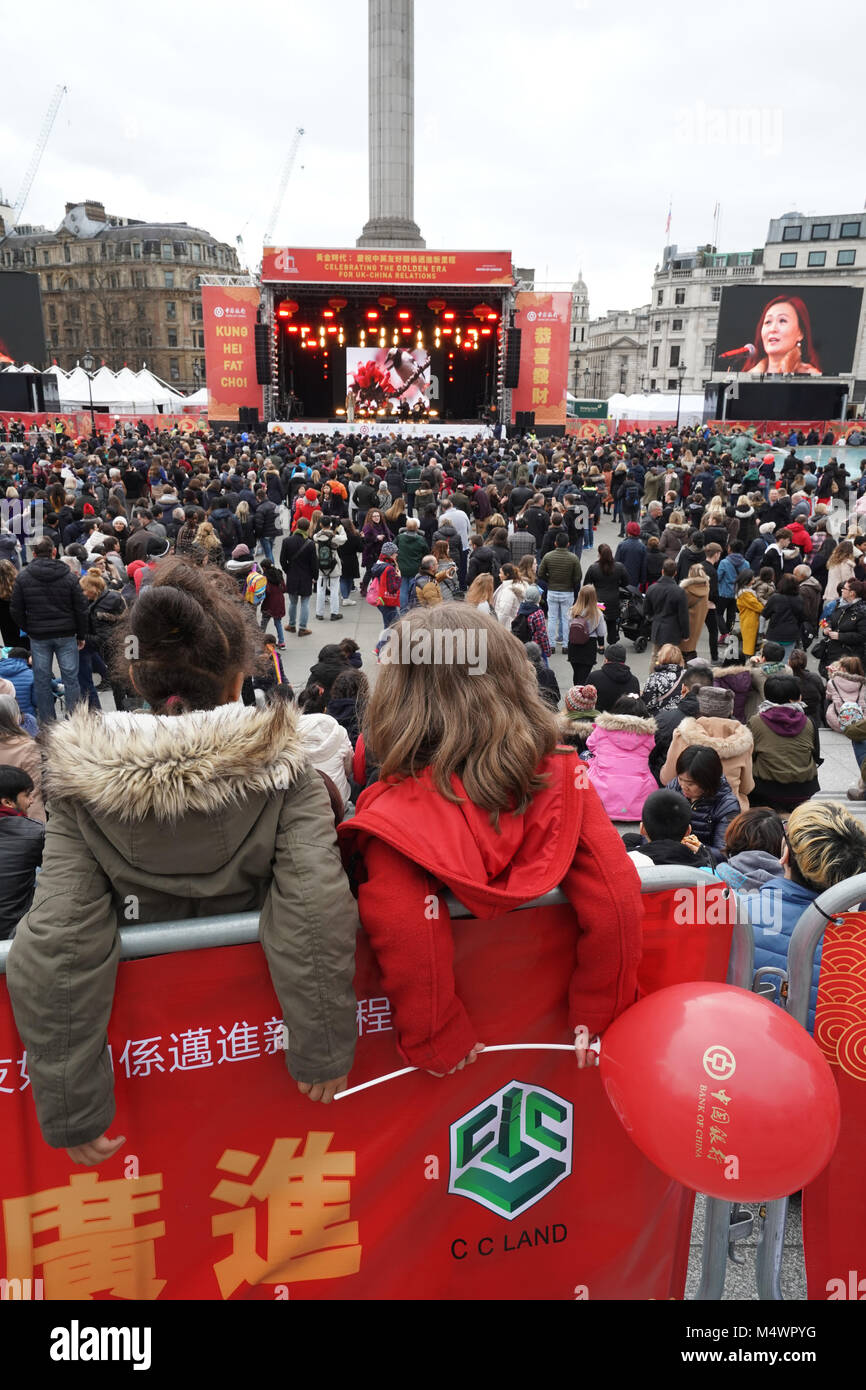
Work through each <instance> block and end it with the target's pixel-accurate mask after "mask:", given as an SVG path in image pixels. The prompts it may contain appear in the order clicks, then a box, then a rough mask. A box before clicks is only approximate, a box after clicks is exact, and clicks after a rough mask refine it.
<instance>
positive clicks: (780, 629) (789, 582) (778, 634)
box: [761, 574, 804, 660]
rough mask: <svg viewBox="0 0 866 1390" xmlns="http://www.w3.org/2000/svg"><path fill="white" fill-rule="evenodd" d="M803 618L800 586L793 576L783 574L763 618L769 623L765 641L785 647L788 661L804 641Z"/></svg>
mask: <svg viewBox="0 0 866 1390" xmlns="http://www.w3.org/2000/svg"><path fill="white" fill-rule="evenodd" d="M803 616H804V615H803V600H802V599H801V598H800V586H799V584H798V583H797V581H796V579H794V577H793V575H790V574H783V575H782V577H781V579H779V581H778V584H777V586H776V592H775V593H774V594H771V595H770V597H769V598H768V599H767V602H766V603H765V604H764V611H763V613H762V614H761V617H762V618H765V619H766V621H767V628H766V632H765V634H764V637H765V640H766V641H768V642H778V643H779V645H780V646H782V647H784V648H785V659H786V660H787V658H788V657H789V656H790V654H791V652H792V651H793V650H794V648H795V647H796V646H798V645H799V643H800V642H801V641H802V639H803Z"/></svg>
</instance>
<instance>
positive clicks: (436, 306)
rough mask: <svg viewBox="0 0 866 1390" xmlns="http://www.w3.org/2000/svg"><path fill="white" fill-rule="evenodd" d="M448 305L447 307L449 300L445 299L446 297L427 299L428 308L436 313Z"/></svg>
mask: <svg viewBox="0 0 866 1390" xmlns="http://www.w3.org/2000/svg"><path fill="white" fill-rule="evenodd" d="M446 307H447V301H446V300H444V299H428V300H427V308H428V309H432V310H433V313H434V314H441V312H442V310H443V309H445V308H446Z"/></svg>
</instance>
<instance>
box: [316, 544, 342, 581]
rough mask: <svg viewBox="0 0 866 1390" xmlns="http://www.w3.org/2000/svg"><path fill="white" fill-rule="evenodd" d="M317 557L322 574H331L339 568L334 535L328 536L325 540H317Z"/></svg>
mask: <svg viewBox="0 0 866 1390" xmlns="http://www.w3.org/2000/svg"><path fill="white" fill-rule="evenodd" d="M316 559H317V560H318V562H319V570H320V572H321V573H322V574H324V575H328V574H331V573H332V571H333V570H335V569H336V568H337V552H336V550H335V549H334V543H333V537H331V536H327V537H325V539H324V540H320V541H316Z"/></svg>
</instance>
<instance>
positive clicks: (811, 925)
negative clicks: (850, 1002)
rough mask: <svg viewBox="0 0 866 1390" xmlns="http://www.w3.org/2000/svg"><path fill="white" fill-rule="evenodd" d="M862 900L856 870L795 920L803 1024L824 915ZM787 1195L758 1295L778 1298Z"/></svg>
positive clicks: (792, 998)
mask: <svg viewBox="0 0 866 1390" xmlns="http://www.w3.org/2000/svg"><path fill="white" fill-rule="evenodd" d="M864 901H866V874H857V875H856V877H855V878H848V879H846V880H845V882H844V883H837V884H836V885H835V886H834V887H833V888H828V889H827V891H826V892H825V893H821V895H820V896H819V897H817V898H816V899H815V901H814V902H812V903H810V904H809V906H808V907H807V908H806V910H805V912H804V913H803V915H802V917H800V919H799V921H798V922H797V925H796V927H795V928H794V931H793V934H792V936H791V942H790V945H789V946H788V998H787V1010H788V1013H789V1014H791V1015H792V1017H793V1018H795V1019H796V1020H797V1022H798V1023H800V1024H802V1026H803V1027H804V1028H805V1027H806V1021H807V1019H808V1016H809V994H810V991H811V988H812V967H813V965H814V963H815V952H816V950H817V949H818V945H819V943H820V941H821V938H822V937H823V935H824V930H825V928H826V926H827V918H828V917H835V916H837V915H838V914H839V913H843V912H855V911H856V910H857V909H858V908H859V907H860V904H861V903H862V902H864ZM788 1200H789V1199H788V1198H787V1197H780V1198H779V1199H778V1200H777V1201H774V1202H768V1203H767V1205H766V1216H765V1218H764V1223H763V1227H762V1230H761V1235H760V1239H759V1241H758V1251H757V1258H756V1266H755V1274H756V1278H757V1286H758V1298H760V1299H767V1300H772V1301H776V1302H778V1301H781V1299H782V1287H781V1274H782V1256H783V1254H784V1247H785V1223H786V1221H787V1217H788Z"/></svg>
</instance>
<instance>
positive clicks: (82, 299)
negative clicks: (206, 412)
mask: <svg viewBox="0 0 866 1390" xmlns="http://www.w3.org/2000/svg"><path fill="white" fill-rule="evenodd" d="M3 270H29V271H32V272H33V273H35V274H37V275H38V276H39V283H40V287H41V291H42V311H43V319H44V325H45V338H46V344H47V351H48V358H49V362H50V361H55V362H57V364H58V366H60V367H63V368H65V369H66V370H69V369H70V368H72V367H74V366H75V365H76V363H77V362H79V361H80V359H81V357H82V356H83V354H84V353H85V352H88V351H89V352H91V353H92V354H93V356H94V357H95V358H96V360H97V363H99V364H101V363H103V362H104V363H105V365H106V366H108V367H110V368H112V370H114V371H117V370H119V369H120V368H121V367H122V366H124V364H126V365H127V366H129V367H131V368H132V369H133V370H134V371H137V370H138V369H139V368H140V367H141V366H142V365H145V364H146V365H147V366H148V367H149V368H150V370H151V371H152V372H155V374H156V375H157V376H158V377H161V378H162V379H163V380H164V381H166V382H168V384H169V385H170V386H173V387H175V388H176V389H177V390H179V391H195V390H196V389H197V388H198V387H199V386H203V385H204V383H205V357H204V324H203V322H202V305H201V276H202V275H237V274H239V273H240V266H239V263H238V258H237V253H236V251H235V250H234V248H233V247H231V246H229V245H227V244H226V243H224V242H219V241H217V240H216V239H215V238H214V237H212V236H211V235H210V233H209V232H205V231H202V230H201V229H200V228H198V227H190V226H188V225H187V224H186V223H185V222H174V223H163V222H142V221H136V220H134V219H133V218H125V217H114V216H109V215H108V214H107V213H106V211H105V208H104V207H103V205H102V203H98V202H88V203H67V205H66V213H65V215H64V218H63V221H62V222H61V223H60V226H59V227H58V228H57V229H56V231H53V232H52V231H47V230H46V229H45V228H44V227H28V226H22V225H19V226H18V227H16V228H15V229H14V231H12V232H11V233H10V234H7V233H6V228H5V225H3V223H2V219H0V272H2V271H3ZM34 365H39V364H36V363H34ZM45 365H48V363H46V364H45Z"/></svg>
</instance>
